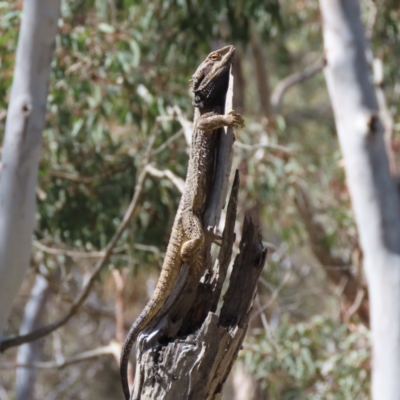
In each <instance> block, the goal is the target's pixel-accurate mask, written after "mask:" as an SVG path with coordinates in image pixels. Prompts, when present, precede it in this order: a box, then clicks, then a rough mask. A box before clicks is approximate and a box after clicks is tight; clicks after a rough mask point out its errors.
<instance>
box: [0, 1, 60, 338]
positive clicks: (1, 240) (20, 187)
mask: <svg viewBox="0 0 400 400" xmlns="http://www.w3.org/2000/svg"><path fill="white" fill-rule="evenodd" d="M59 12H60V0H25V1H24V11H23V17H22V23H21V32H20V36H19V41H18V49H17V56H16V67H15V72H14V80H13V85H12V89H11V97H10V104H9V108H8V114H7V122H6V130H5V138H4V144H3V151H2V169H1V175H0V332H2V330H3V329H4V325H5V323H6V321H7V318H8V315H9V313H10V310H11V307H12V303H13V301H14V298H15V297H16V295H17V293H18V290H19V287H20V285H21V283H22V279H23V277H24V274H25V271H26V269H27V267H28V264H29V257H30V253H31V236H32V232H33V227H34V220H35V207H36V199H35V189H36V181H37V170H38V163H39V155H40V150H41V146H42V131H43V127H44V123H45V114H46V99H47V90H48V82H49V77H50V63H51V59H52V56H53V52H54V47H55V36H56V32H57V26H58V17H59Z"/></svg>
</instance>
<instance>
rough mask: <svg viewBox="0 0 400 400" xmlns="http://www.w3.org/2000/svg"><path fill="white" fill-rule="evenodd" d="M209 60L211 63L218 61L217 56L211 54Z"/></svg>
mask: <svg viewBox="0 0 400 400" xmlns="http://www.w3.org/2000/svg"><path fill="white" fill-rule="evenodd" d="M210 58H211V60H213V61H218V60H219V54H212V55H211V56H210Z"/></svg>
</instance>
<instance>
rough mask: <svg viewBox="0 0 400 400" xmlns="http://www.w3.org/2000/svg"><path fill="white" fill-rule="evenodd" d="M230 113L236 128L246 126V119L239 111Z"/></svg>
mask: <svg viewBox="0 0 400 400" xmlns="http://www.w3.org/2000/svg"><path fill="white" fill-rule="evenodd" d="M228 115H229V116H230V119H231V123H230V125H231V126H233V127H234V128H243V127H244V119H243V117H242V116H241V115H240V114H239V113H237V112H236V111H233V110H231V111H229V112H228Z"/></svg>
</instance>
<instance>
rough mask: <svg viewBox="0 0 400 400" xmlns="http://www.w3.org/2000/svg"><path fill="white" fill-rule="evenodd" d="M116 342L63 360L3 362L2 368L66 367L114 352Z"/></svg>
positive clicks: (0, 366) (0, 367)
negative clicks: (23, 362)
mask: <svg viewBox="0 0 400 400" xmlns="http://www.w3.org/2000/svg"><path fill="white" fill-rule="evenodd" d="M117 346H118V345H117V344H116V343H111V344H109V345H108V346H103V347H99V348H97V349H94V350H88V351H84V352H82V353H79V354H78V355H76V356H73V357H71V358H67V359H63V360H62V361H39V362H35V363H32V364H21V363H2V364H0V369H15V368H38V369H52V368H59V369H61V368H65V367H67V366H69V365H71V364H77V363H79V362H82V361H87V360H90V359H91V358H96V357H100V356H104V355H107V354H114V353H115V352H116V347H117Z"/></svg>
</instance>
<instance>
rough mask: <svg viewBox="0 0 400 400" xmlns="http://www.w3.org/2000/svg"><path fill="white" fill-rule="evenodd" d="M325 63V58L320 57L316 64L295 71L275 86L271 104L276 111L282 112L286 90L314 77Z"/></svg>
mask: <svg viewBox="0 0 400 400" xmlns="http://www.w3.org/2000/svg"><path fill="white" fill-rule="evenodd" d="M324 65H325V60H324V59H323V58H322V59H319V60H318V61H317V62H316V63H315V64H313V65H311V66H309V67H306V68H305V69H304V70H303V71H300V72H295V73H293V74H291V75H289V76H287V77H286V78H285V79H283V80H281V81H280V82H279V83H278V84H277V85H276V87H275V89H274V91H273V92H272V96H271V104H272V108H273V110H274V112H275V113H277V114H278V113H280V111H281V105H282V100H283V96H284V95H285V94H286V92H287V91H288V90H289V89H290V88H291V87H292V86H294V85H296V84H298V83H301V82H304V81H306V80H307V79H310V78H312V77H313V76H315V75H316V74H318V73H319V72H321V71H322V69H323V68H324Z"/></svg>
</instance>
